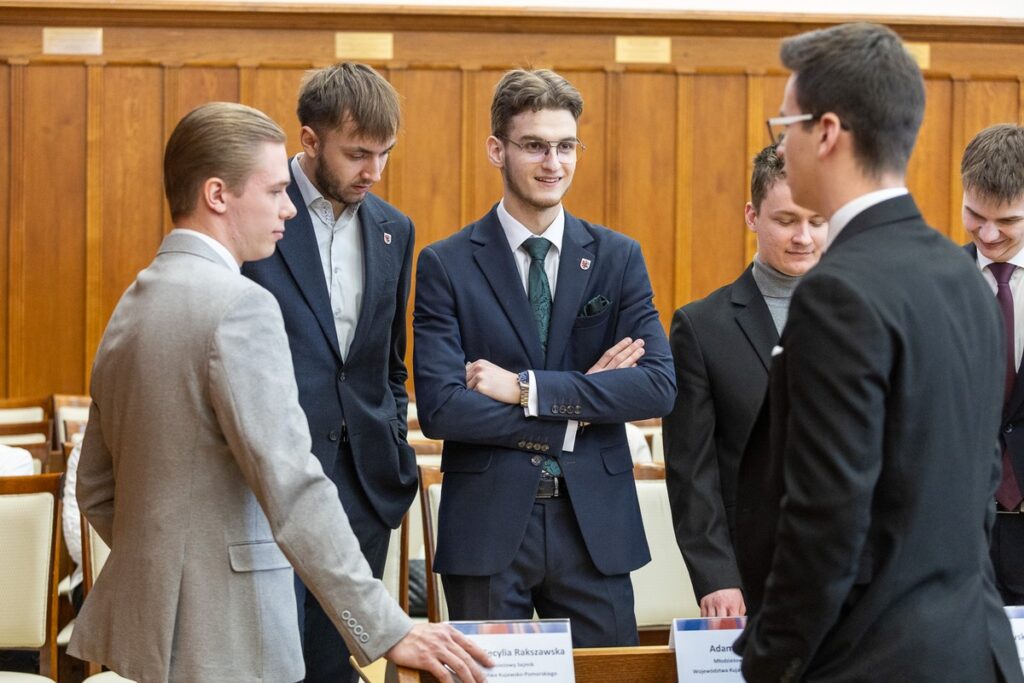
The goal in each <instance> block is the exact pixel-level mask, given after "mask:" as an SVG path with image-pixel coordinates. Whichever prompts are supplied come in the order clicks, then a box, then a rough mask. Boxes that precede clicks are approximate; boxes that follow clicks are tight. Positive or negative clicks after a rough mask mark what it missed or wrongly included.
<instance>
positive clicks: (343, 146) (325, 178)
mask: <svg viewBox="0 0 1024 683" xmlns="http://www.w3.org/2000/svg"><path fill="white" fill-rule="evenodd" d="M355 130H356V125H355V123H354V122H353V121H352V120H351V119H347V120H346V121H345V122H344V123H343V124H342V125H341V127H340V128H337V129H333V130H332V129H328V130H325V131H323V132H322V133H321V134H319V135H318V134H317V133H316V132H314V131H313V129H312V128H310V127H308V126H304V127H303V128H302V136H301V140H302V148H303V150H304V151H305V155H304V156H303V158H302V160H301V162H300V164H301V165H302V170H303V171H304V172H305V173H306V177H308V178H309V179H310V180H311V181H312V183H313V185H315V186H316V189H317V190H319V191H320V194H322V195H323V196H324V197H325V198H326V199H327V200H328V201H329V202H331V205H332V206H333V207H334V212H335V216H337V215H340V214H341V212H342V211H343V210H344V208H345V207H346V206H348V205H350V204H358V203H359V202H361V201H363V199H364V198H365V197H366V193H367V192H369V191H370V188H372V187H373V186H374V184H376V183H377V182H378V181H379V180H380V178H381V174H383V173H384V167H385V166H387V163H388V158H389V157H390V156H391V150H392V148H394V146H395V139H394V138H391V139H389V140H383V141H382V140H371V139H369V138H366V137H364V136H362V135H359V134H357V133H356V132H355Z"/></svg>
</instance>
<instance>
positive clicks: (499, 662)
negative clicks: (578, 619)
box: [450, 619, 576, 683]
mask: <svg viewBox="0 0 1024 683" xmlns="http://www.w3.org/2000/svg"><path fill="white" fill-rule="evenodd" d="M450 623H451V625H452V626H453V627H454V628H455V629H457V630H459V631H461V632H462V633H463V634H464V635H465V636H466V637H468V638H469V639H470V640H472V641H473V642H475V643H476V644H477V645H479V646H480V647H482V648H483V649H484V650H486V651H487V654H489V655H490V656H491V659H493V660H494V667H492V668H491V669H488V670H487V680H488V681H489V682H490V681H515V682H516V683H552V681H558V682H559V683H563V682H564V683H574V682H575V680H576V676H575V673H574V671H573V665H572V633H571V632H570V631H569V620H568V619H540V620H530V621H525V620H524V621H453V622H450Z"/></svg>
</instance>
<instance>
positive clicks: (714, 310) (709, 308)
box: [675, 271, 748, 322]
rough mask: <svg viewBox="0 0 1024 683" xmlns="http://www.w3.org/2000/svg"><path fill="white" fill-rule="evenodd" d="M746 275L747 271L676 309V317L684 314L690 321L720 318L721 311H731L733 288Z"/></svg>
mask: <svg viewBox="0 0 1024 683" xmlns="http://www.w3.org/2000/svg"><path fill="white" fill-rule="evenodd" d="M746 277H748V273H747V271H744V272H743V274H742V275H740V276H739V277H738V278H736V279H735V280H733V281H732V282H730V283H729V284H727V285H722V286H721V287H719V288H718V289H716V290H715V291H713V292H711V293H710V294H708V295H707V296H704V297H702V298H700V299H694V300H693V301H691V302H690V303H688V304H684V305H683V306H680V307H679V308H678V309H676V313H675V315H676V317H680V316H684V315H685V316H686V317H687V318H689V319H690V320H691V321H694V322H696V321H704V320H707V319H709V318H715V319H717V318H720V317H721V315H722V312H723V311H731V310H732V308H733V305H732V300H733V290H734V289H735V288H736V287H737V286H738V285H739V283H740V281H741V280H743V279H744V278H746Z"/></svg>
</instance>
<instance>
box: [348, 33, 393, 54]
mask: <svg viewBox="0 0 1024 683" xmlns="http://www.w3.org/2000/svg"><path fill="white" fill-rule="evenodd" d="M394 53H395V36H394V34H393V33H365V32H363V33H361V32H356V31H338V32H337V33H335V34H334V56H335V58H336V59H365V60H368V61H381V60H386V59H393V58H394Z"/></svg>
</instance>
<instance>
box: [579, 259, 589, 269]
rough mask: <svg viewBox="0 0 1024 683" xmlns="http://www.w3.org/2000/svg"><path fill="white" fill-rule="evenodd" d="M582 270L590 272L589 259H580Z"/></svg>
mask: <svg viewBox="0 0 1024 683" xmlns="http://www.w3.org/2000/svg"><path fill="white" fill-rule="evenodd" d="M580 270H590V259H588V258H581V259H580Z"/></svg>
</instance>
